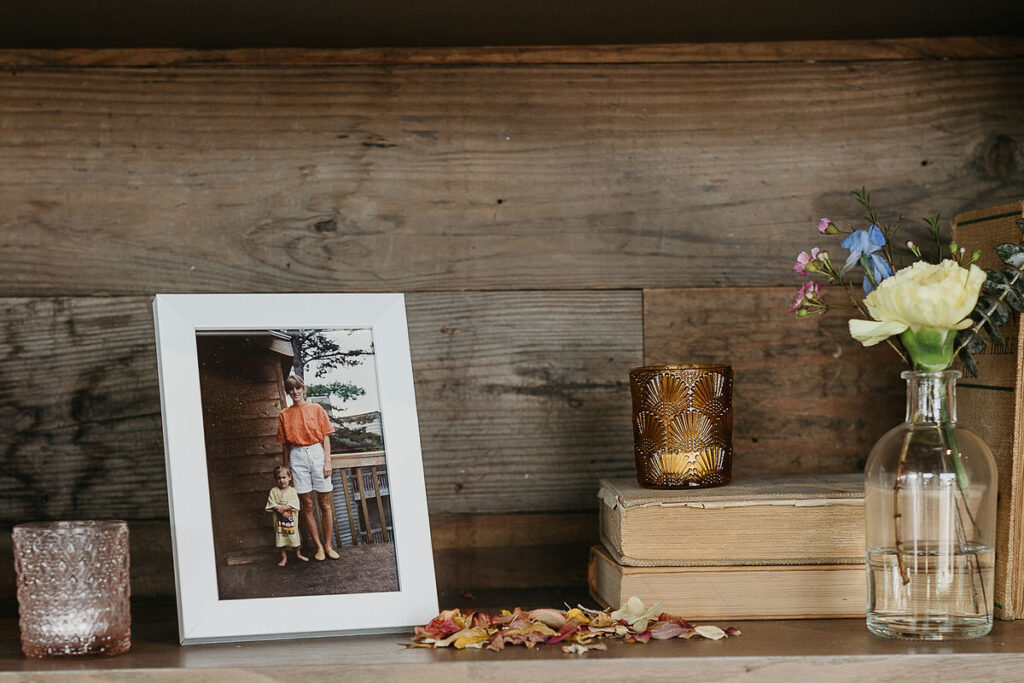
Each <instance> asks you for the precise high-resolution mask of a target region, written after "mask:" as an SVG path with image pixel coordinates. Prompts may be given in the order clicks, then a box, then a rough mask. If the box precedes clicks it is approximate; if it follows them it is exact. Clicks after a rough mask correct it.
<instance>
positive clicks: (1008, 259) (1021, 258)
mask: <svg viewBox="0 0 1024 683" xmlns="http://www.w3.org/2000/svg"><path fill="white" fill-rule="evenodd" d="M996 256H998V257H999V258H1000V259H1002V261H1003V263H1006V264H1007V265H1011V266H1014V267H1015V268H1020V267H1021V266H1024V248H1022V247H1021V246H1020V245H1019V244H997V245H996Z"/></svg>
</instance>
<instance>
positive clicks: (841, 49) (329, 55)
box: [0, 36, 1024, 69]
mask: <svg viewBox="0 0 1024 683" xmlns="http://www.w3.org/2000/svg"><path fill="white" fill-rule="evenodd" d="M1020 56H1024V38H1019V37H1012V36H1006V37H994V36H985V37H972V36H963V37H950V38H893V39H883V40H787V41H780V42H747V43H730V42H711V43H676V44H651V45H563V46H559V45H520V46H515V47H416V48H400V47H381V48H352V49H299V48H248V49H246V48H236V49H211V50H186V49H174V48H136V49H131V48H106V49H83V48H79V49H74V48H69V49H54V50H40V49H16V50H11V49H0V68H21V69H27V68H61V67H76V68H82V67H87V68H96V67H126V66H127V67H175V68H179V67H180V68H187V67H210V66H285V65H288V66H341V65H348V66H350V65H365V64H405V65H410V64H416V65H423V66H450V65H480V64H672V63H679V62H697V63H701V62H782V61H807V60H814V61H819V62H820V61H853V60H858V61H860V60H908V59H978V58H987V59H992V58H1001V57H1020Z"/></svg>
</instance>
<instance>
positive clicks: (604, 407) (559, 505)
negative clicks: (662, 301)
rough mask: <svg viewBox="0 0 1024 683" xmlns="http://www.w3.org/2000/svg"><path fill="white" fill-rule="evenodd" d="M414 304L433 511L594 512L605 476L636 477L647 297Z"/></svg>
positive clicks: (451, 299)
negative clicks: (634, 384) (634, 371)
mask: <svg viewBox="0 0 1024 683" xmlns="http://www.w3.org/2000/svg"><path fill="white" fill-rule="evenodd" d="M409 301H410V306H409V311H408V315H409V336H410V338H411V339H413V340H415V341H414V342H413V343H412V359H413V371H414V373H415V376H416V395H417V407H418V410H419V416H420V437H421V440H422V443H423V459H424V469H425V471H426V482H427V497H428V501H429V504H430V510H431V511H432V512H464V511H473V512H494V511H505V510H533V511H548V510H580V509H596V507H597V498H596V495H597V485H598V480H599V479H600V478H601V477H608V476H631V475H633V473H634V469H633V455H632V436H631V432H630V427H629V424H630V399H629V369H630V368H631V367H634V366H635V365H637V364H638V363H639V362H640V360H641V358H642V347H641V344H642V334H643V333H642V330H641V318H640V314H641V310H640V307H641V302H640V293H639V292H560V293H551V292H504V293H492V292H476V293H468V292H467V293H458V292H452V293H448V292H445V293H423V294H417V295H415V296H410V297H409ZM413 301H414V302H415V306H413V305H412V302H413ZM613 472H617V473H619V474H618V475H613V474H611V473H613Z"/></svg>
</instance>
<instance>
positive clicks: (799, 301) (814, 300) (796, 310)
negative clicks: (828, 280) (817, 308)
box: [789, 280, 821, 315]
mask: <svg viewBox="0 0 1024 683" xmlns="http://www.w3.org/2000/svg"><path fill="white" fill-rule="evenodd" d="M820 293H821V285H819V284H818V283H817V282H815V281H814V280H808V281H807V282H805V283H804V284H803V285H802V286H801V287H800V290H799V291H798V292H797V293H796V296H794V297H793V308H791V309H789V312H790V313H791V314H793V315H800V312H801V311H804V313H803V315H807V312H806V311H807V308H806V307H807V304H818V303H821V302H820V300H819V299H818V294H820Z"/></svg>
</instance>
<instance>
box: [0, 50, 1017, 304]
mask: <svg viewBox="0 0 1024 683" xmlns="http://www.w3.org/2000/svg"><path fill="white" fill-rule="evenodd" d="M1021 111H1024V59H1021V58H1008V59H992V60H983V59H977V60H947V61H935V60H920V61H897V62H873V61H872V62H847V63H834V62H833V63H805V62H777V63H756V64H750V63H732V64H686V63H676V64H612V65H609V64H596V65H587V64H571V65H535V66H515V65H513V66H501V65H491V66H452V67H423V66H395V65H387V66H350V67H341V66H339V67H322V68H301V69H298V68H285V67H281V68H230V67H224V68H188V69H168V68H149V69H142V68H139V69H131V68H119V69H30V70H25V71H18V70H9V71H3V72H0V130H2V131H3V135H0V243H2V244H3V245H4V263H3V266H2V275H3V277H2V278H0V283H2V284H0V294H2V295H6V296H18V295H41V296H64V295H75V294H85V295H94V294H150V293H154V292H157V291H164V292H170V291H175V292H189V291H207V292H210V291H319V290H326V291H336V290H350V291H355V290H362V291H367V290H370V291H379V290H392V291H394V290H404V291H410V290H443V289H520V288H524V287H527V288H531V289H532V288H536V289H562V288H616V287H618V288H622V287H628V288H637V287H686V286H719V285H750V284H753V285H777V284H784V283H785V282H788V279H787V268H786V265H787V264H788V262H789V261H790V260H791V258H792V257H793V255H794V254H795V253H796V252H797V251H799V250H800V249H802V248H806V247H807V246H809V244H808V243H809V241H810V240H811V238H812V237H816V235H815V234H813V225H814V222H815V221H816V220H817V219H818V218H819V217H820V216H821V215H823V214H833V213H835V212H844V215H843V216H838V217H840V218H843V217H846V218H853V217H856V216H857V214H858V211H857V207H856V206H855V205H854V203H853V202H852V201H851V200H850V198H848V197H847V196H845V195H844V193H845V191H846V190H848V189H852V188H854V187H859V186H861V185H862V184H867V185H870V186H871V188H872V189H874V190H875V199H876V204H877V206H878V207H879V208H880V209H882V210H883V213H884V212H885V211H886V210H888V211H891V212H892V214H895V213H896V212H897V211H903V212H904V213H905V214H906V215H908V216H921V215H926V214H927V213H931V212H934V211H942V213H944V214H945V215H953V214H955V213H958V212H961V211H963V210H966V209H969V208H976V207H978V206H986V205H992V204H998V203H1002V202H1004V201H1009V200H1011V199H1016V198H1019V194H1020V190H1021V184H1022V182H1024V178H1022V176H1021V167H1022V164H1021V163H1020V161H1019V150H1020V149H1021V148H1022V146H1024V145H1022V143H1021V142H1020V141H1021V140H1024V116H1022V115H1021V113H1020V112H1021Z"/></svg>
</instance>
